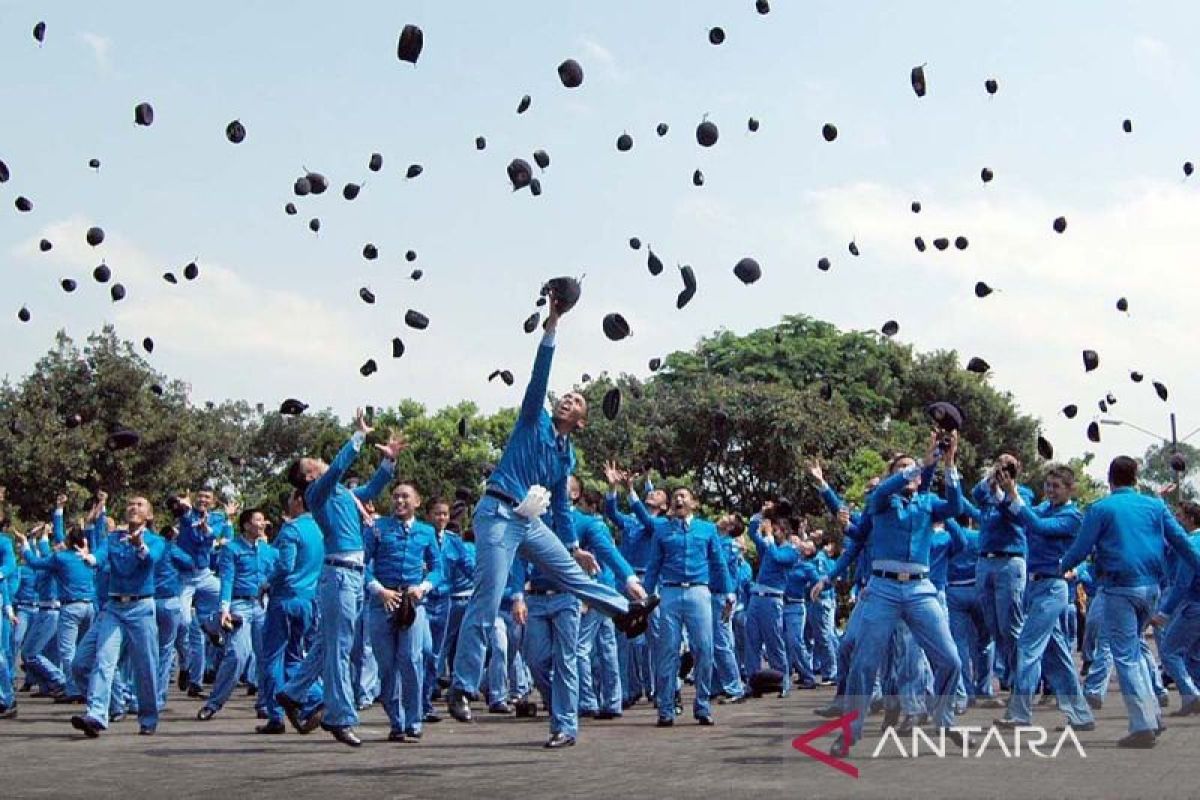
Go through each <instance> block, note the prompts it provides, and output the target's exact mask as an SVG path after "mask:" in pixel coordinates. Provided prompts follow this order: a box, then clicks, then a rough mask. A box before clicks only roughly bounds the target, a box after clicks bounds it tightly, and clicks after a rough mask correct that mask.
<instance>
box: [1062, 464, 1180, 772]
mask: <svg viewBox="0 0 1200 800" xmlns="http://www.w3.org/2000/svg"><path fill="white" fill-rule="evenodd" d="M1137 475H1138V464H1137V461H1135V460H1134V459H1132V458H1130V457H1129V456H1117V457H1116V458H1114V459H1113V460H1112V463H1111V464H1109V466H1108V485H1109V489H1110V494H1109V495H1108V497H1105V498H1103V499H1101V500H1097V501H1096V502H1095V503H1093V504H1092V505H1091V506H1090V507H1089V508H1088V510H1087V513H1086V514H1084V517H1083V527H1082V528H1081V529H1080V531H1079V535H1078V536H1077V537H1076V538H1075V542H1074V543H1073V544H1072V545H1071V547H1070V549H1069V550H1067V552H1066V554H1064V555H1063V557H1062V563H1061V566H1060V570H1061V571H1063V572H1065V571H1066V570H1070V569H1072V568H1073V567H1075V566H1076V565H1078V564H1079V562H1080V561H1083V559H1084V558H1086V557H1087V556H1088V555H1089V554H1090V553H1092V551H1093V550H1094V551H1095V553H1096V572H1097V575H1098V580H1099V583H1100V592H1099V596H1100V597H1102V598H1104V599H1103V604H1104V605H1103V610H1102V611H1101V612H1100V613H1102V614H1103V620H1102V624H1103V626H1104V635H1105V638H1107V640H1108V645H1109V647H1110V648H1111V649H1112V655H1113V661H1114V662H1115V664H1116V668H1117V678H1118V679H1119V680H1120V683H1121V694H1122V695H1123V696H1124V698H1125V707H1126V708H1127V709H1128V711H1129V734H1128V735H1127V736H1125V737H1124V738H1122V739H1120V740H1119V741H1118V742H1117V744H1118V745H1119V746H1120V747H1132V748H1139V749H1148V748H1151V747H1154V745H1155V743H1156V741H1157V737H1158V735H1159V733H1161V732H1162V731H1163V730H1165V726H1164V725H1163V724H1162V720H1161V710H1160V708H1159V704H1158V699H1157V698H1156V697H1155V696H1154V691H1153V689H1152V687H1151V683H1150V675H1149V671H1148V670H1147V669H1146V666H1145V661H1144V660H1143V655H1142V647H1141V638H1142V637H1141V634H1142V631H1144V630H1145V629H1146V625H1147V624H1149V622H1150V619H1151V617H1153V615H1154V613H1155V609H1156V607H1157V605H1158V600H1159V591H1160V590H1159V581H1160V580H1161V578H1162V576H1163V574H1164V572H1165V570H1166V562H1165V555H1166V548H1167V547H1168V546H1169V547H1170V548H1171V549H1172V550H1174V551H1175V553H1176V555H1177V556H1178V557H1179V558H1181V559H1183V561H1184V562H1186V563H1187V565H1188V566H1189V567H1191V568H1192V569H1193V570H1197V571H1200V554H1197V552H1196V549H1195V548H1194V547H1192V545H1191V542H1190V541H1189V540H1188V535H1187V532H1186V531H1184V529H1183V528H1182V527H1181V526H1180V524H1179V522H1178V521H1177V520H1176V519H1175V517H1174V515H1172V514H1171V512H1170V510H1169V509H1168V508H1167V507H1166V505H1165V504H1164V503H1163V501H1162V500H1160V499H1158V498H1157V497H1151V496H1149V495H1143V494H1139V493H1138V492H1137V491H1136V490H1135V489H1134V487H1135V486H1136V485H1137Z"/></svg>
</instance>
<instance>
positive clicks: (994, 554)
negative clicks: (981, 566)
mask: <svg viewBox="0 0 1200 800" xmlns="http://www.w3.org/2000/svg"><path fill="white" fill-rule="evenodd" d="M979 555H980V556H982V557H983V558H1024V557H1025V556H1024V555H1023V554H1021V553H1007V552H1005V551H1003V550H989V551H988V552H986V553H980V554H979Z"/></svg>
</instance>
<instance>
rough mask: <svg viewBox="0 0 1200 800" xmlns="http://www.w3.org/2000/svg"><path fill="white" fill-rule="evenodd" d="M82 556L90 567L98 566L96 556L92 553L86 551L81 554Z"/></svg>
mask: <svg viewBox="0 0 1200 800" xmlns="http://www.w3.org/2000/svg"><path fill="white" fill-rule="evenodd" d="M80 558H82V559H83V563H85V564H87V565H88V566H89V567H94V566H96V557H95V556H94V555H92V554H91V553H84V554H83V555H81V556H80Z"/></svg>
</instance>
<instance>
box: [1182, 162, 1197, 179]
mask: <svg viewBox="0 0 1200 800" xmlns="http://www.w3.org/2000/svg"><path fill="white" fill-rule="evenodd" d="M1195 171H1196V167H1195V166H1193V164H1192V162H1190V161H1185V162H1183V175H1184V177H1185V178H1190V177H1192V173H1193V172H1195Z"/></svg>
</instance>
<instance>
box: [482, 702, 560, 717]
mask: <svg viewBox="0 0 1200 800" xmlns="http://www.w3.org/2000/svg"><path fill="white" fill-rule="evenodd" d="M488 713H489V714H511V713H513V707H512V706H510V705H509V704H508V703H492V704H491V705H490V706H488ZM579 716H581V717H582V716H583V713H582V712H580V714H579Z"/></svg>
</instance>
